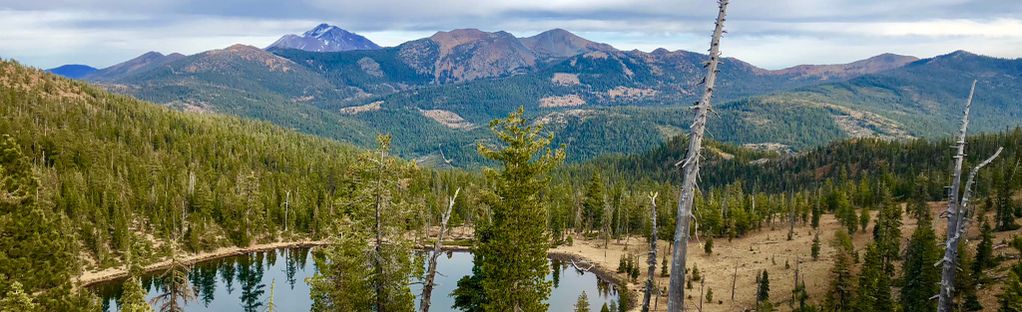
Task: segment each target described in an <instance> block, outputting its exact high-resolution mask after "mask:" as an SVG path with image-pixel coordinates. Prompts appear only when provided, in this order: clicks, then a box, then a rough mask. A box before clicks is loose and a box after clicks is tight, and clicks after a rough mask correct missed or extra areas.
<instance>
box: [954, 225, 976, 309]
mask: <svg viewBox="0 0 1022 312" xmlns="http://www.w3.org/2000/svg"><path fill="white" fill-rule="evenodd" d="M968 247H969V246H968V245H967V244H965V243H964V242H962V243H959V244H958V261H956V262H955V263H956V265H958V266H960V267H963V268H971V267H973V266H974V265H973V264H974V261H975V259H973V257H972V253H970V252H969V248H968ZM977 285H978V282H977V280H976V275H974V274H973V272H972V270H960V271H959V272H958V274H955V288H954V292H955V293H954V297H955V298H956V299H955V303H954V304H955V305H956V306H957V307H956V308H955V310H957V311H979V310H982V309H983V304H982V303H980V302H979V296H977V295H976V287H977Z"/></svg>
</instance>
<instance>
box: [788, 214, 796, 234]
mask: <svg viewBox="0 0 1022 312" xmlns="http://www.w3.org/2000/svg"><path fill="white" fill-rule="evenodd" d="M794 238H795V206H794V205H789V206H788V240H792V239H794Z"/></svg>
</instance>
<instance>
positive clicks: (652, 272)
mask: <svg viewBox="0 0 1022 312" xmlns="http://www.w3.org/2000/svg"><path fill="white" fill-rule="evenodd" d="M657 195H659V193H656V192H650V193H649V201H650V218H651V219H652V227H651V233H650V236H649V257H648V258H647V259H646V264H648V265H649V269H648V270H646V275H648V276H647V277H646V294H645V295H643V297H642V312H649V299H650V297H652V296H653V278H654V276H656V243H657V242H656V241H657V227H656V198H657Z"/></svg>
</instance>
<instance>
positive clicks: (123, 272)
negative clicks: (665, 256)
mask: <svg viewBox="0 0 1022 312" xmlns="http://www.w3.org/2000/svg"><path fill="white" fill-rule="evenodd" d="M327 244H329V243H328V242H327V241H294V242H274V243H266V244H256V245H252V246H249V247H224V248H220V249H217V250H213V251H208V252H202V253H198V254H192V255H188V256H185V257H184V258H182V259H181V262H183V263H185V264H186V265H192V264H196V263H200V262H205V261H212V260H217V259H222V258H227V257H232V256H238V255H243V254H247V253H253V252H259V251H267V250H274V249H281V248H296V247H319V246H325V245H327ZM423 247H425V246H418V247H416V248H415V249H419V250H423V251H427V252H428V251H430V250H431V249H432V246H429V247H426V248H423ZM441 251H443V252H451V251H454V252H471V247H467V246H457V245H451V246H443V247H442V248H441ZM547 257H548V258H550V259H557V260H562V261H571V260H574V261H586V262H589V263H591V264H593V267H592V268H590V269H589V270H588V272H590V273H593V274H594V275H596V277H597V278H599V279H601V280H604V281H608V282H611V283H614V284H615V286H617V285H626V286H625V287H624V289H618V292H621V291H627V292H630V293H631V294H630V295H631V296H629V297H630V298H631V299H632V300H631V301H632V303H634V302H635V295H636V294H637V292H635V291H634V290H632V289H630V288H629V287H627V283H628V282H627V281H626V280H623V279H621V277H620V276H618V274H617V273H616V272H615V271H614V270H611V269H609V268H605V267H603V265H601V264H600V263H598V262H596V261H593V259H589V258H587V257H586V256H585V255H583V254H580V253H574V252H570V251H565V250H557V249H556V248H551V249H549V250H547ZM168 267H170V260H162V261H159V262H156V263H153V264H150V265H147V266H145V267H144V268H143V272H145V273H151V272H155V271H160V270H164V269H167V268H168ZM126 277H128V270H127V268H125V267H123V266H120V267H114V268H106V269H103V270H99V271H86V272H83V273H82V274H81V275H79V276H78V277H77V278H76V279H75V282H76V285H77V286H78V287H89V286H92V285H95V284H99V283H103V282H110V281H114V280H118V279H122V278H126ZM618 298H619V300H620V294H619V295H618Z"/></svg>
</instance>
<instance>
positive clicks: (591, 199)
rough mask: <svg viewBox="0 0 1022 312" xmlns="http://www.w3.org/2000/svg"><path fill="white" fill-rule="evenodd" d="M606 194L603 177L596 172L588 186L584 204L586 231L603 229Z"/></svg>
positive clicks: (583, 212)
mask: <svg viewBox="0 0 1022 312" xmlns="http://www.w3.org/2000/svg"><path fill="white" fill-rule="evenodd" d="M604 193H605V191H604V185H603V177H602V176H601V175H600V172H599V171H596V172H594V173H593V176H592V178H590V179H589V183H587V184H586V191H585V200H584V201H583V202H582V214H583V217H584V218H585V226H586V230H592V229H602V228H603V219H604V216H603V212H604V209H605V206H606V203H605V200H606V197H605V195H604Z"/></svg>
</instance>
